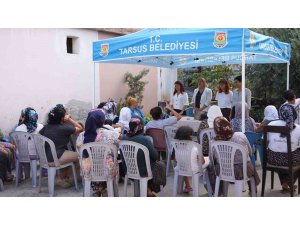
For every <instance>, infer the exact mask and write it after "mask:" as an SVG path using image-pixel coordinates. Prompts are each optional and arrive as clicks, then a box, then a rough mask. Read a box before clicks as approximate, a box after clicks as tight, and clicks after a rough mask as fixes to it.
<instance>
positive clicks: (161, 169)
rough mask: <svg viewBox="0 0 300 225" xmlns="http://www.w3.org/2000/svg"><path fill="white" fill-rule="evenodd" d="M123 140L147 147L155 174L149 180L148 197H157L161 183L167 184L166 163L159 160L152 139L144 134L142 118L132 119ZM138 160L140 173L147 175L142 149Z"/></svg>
mask: <svg viewBox="0 0 300 225" xmlns="http://www.w3.org/2000/svg"><path fill="white" fill-rule="evenodd" d="M123 140H126V141H133V142H137V143H139V144H142V145H144V146H145V147H147V149H148V151H149V157H150V165H151V170H152V176H153V179H152V180H150V181H148V190H147V197H155V195H154V194H153V192H156V193H158V192H159V191H160V185H163V186H164V185H165V184H166V166H165V164H164V163H162V162H159V161H157V159H158V153H157V151H156V150H155V149H154V147H153V143H152V141H151V139H150V138H149V137H148V136H144V124H143V120H142V119H141V118H139V117H137V118H132V119H131V120H130V122H129V131H128V133H127V134H126V136H124V137H123ZM137 162H138V168H139V172H140V175H141V176H142V177H143V176H147V167H146V163H145V156H144V154H143V153H142V152H141V151H138V154H137ZM124 165H125V163H124ZM125 171H126V169H125ZM158 180H159V181H158ZM156 181H158V182H156Z"/></svg>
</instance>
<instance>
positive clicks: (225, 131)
mask: <svg viewBox="0 0 300 225" xmlns="http://www.w3.org/2000/svg"><path fill="white" fill-rule="evenodd" d="M214 130H215V133H216V137H215V140H216V141H231V142H235V143H237V144H240V145H243V146H246V147H247V154H248V155H249V157H248V161H247V175H248V177H254V180H255V185H256V186H257V185H258V184H259V183H260V178H259V176H258V173H257V171H256V169H255V168H254V167H253V165H252V163H251V161H250V156H251V155H252V154H253V153H252V148H251V146H250V144H249V142H248V139H247V137H246V136H245V134H243V133H242V132H234V131H233V129H232V127H231V125H230V123H229V122H228V120H227V119H226V118H225V117H217V118H216V119H215V121H214ZM209 157H210V158H209V160H210V163H209V166H208V172H209V177H210V183H211V186H212V189H213V190H215V189H214V188H215V182H216V175H218V174H219V171H220V166H219V164H218V162H217V160H216V155H215V153H212V154H210V155H209ZM214 159H215V160H214ZM234 164H235V165H234V174H235V179H237V180H241V179H243V167H242V155H241V153H240V152H237V153H236V155H235V156H234ZM220 190H222V189H221V188H220ZM220 193H221V192H220Z"/></svg>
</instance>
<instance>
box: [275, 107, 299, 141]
mask: <svg viewBox="0 0 300 225" xmlns="http://www.w3.org/2000/svg"><path fill="white" fill-rule="evenodd" d="M279 116H280V119H281V120H284V121H285V122H286V126H287V127H289V128H290V130H291V131H292V130H294V128H295V120H296V119H297V112H296V110H295V108H294V106H292V105H290V104H284V105H282V106H281V107H280V109H279ZM281 136H282V137H283V136H284V135H281Z"/></svg>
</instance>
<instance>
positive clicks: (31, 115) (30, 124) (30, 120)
mask: <svg viewBox="0 0 300 225" xmlns="http://www.w3.org/2000/svg"><path fill="white" fill-rule="evenodd" d="M38 118H39V117H38V114H37V113H36V111H35V110H33V109H27V110H26V112H25V120H24V124H25V126H26V127H27V132H28V133H33V132H34V131H35V130H36V128H37V121H38Z"/></svg>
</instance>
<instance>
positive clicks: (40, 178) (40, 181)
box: [39, 166, 48, 193]
mask: <svg viewBox="0 0 300 225" xmlns="http://www.w3.org/2000/svg"><path fill="white" fill-rule="evenodd" d="M42 171H43V168H42V167H41V166H40V177H39V193H40V192H41V187H42ZM47 173H48V170H47Z"/></svg>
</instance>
